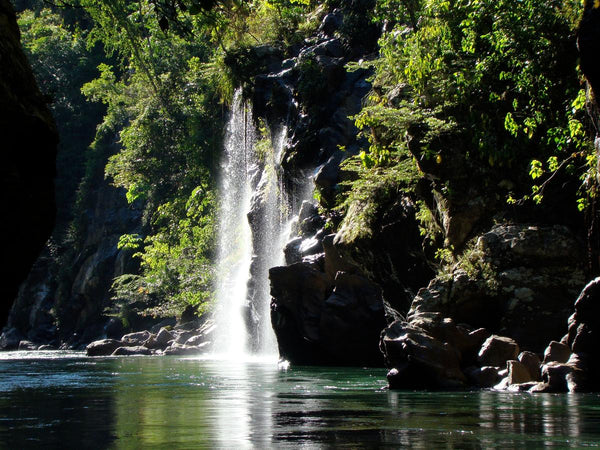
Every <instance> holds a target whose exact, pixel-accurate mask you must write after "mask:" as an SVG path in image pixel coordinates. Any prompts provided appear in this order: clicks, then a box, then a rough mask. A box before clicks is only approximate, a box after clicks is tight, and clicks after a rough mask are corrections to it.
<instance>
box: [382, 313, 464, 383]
mask: <svg viewBox="0 0 600 450" xmlns="http://www.w3.org/2000/svg"><path fill="white" fill-rule="evenodd" d="M380 348H381V350H382V352H383V354H384V355H385V359H386V364H387V365H388V367H391V368H393V369H396V370H395V371H394V372H393V373H392V374H391V375H390V376H388V381H389V383H390V388H392V389H396V388H398V389H421V388H427V389H440V388H455V387H460V386H464V385H465V383H466V381H467V380H466V378H465V376H464V374H463V373H462V371H461V370H460V363H459V357H460V355H459V354H458V352H457V351H456V350H455V349H453V348H452V347H451V346H449V345H448V344H444V343H442V342H440V341H439V340H437V339H435V338H433V337H432V336H430V335H429V334H427V333H426V332H425V331H424V330H422V329H420V328H418V327H416V326H412V325H410V324H409V323H406V322H401V321H397V322H394V323H393V324H391V325H390V326H389V327H387V328H386V329H385V330H384V331H383V332H382V335H381V342H380Z"/></svg>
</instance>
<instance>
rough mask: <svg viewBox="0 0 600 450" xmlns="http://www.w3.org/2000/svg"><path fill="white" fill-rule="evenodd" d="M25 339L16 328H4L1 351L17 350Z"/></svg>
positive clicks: (0, 342) (0, 337)
mask: <svg viewBox="0 0 600 450" xmlns="http://www.w3.org/2000/svg"><path fill="white" fill-rule="evenodd" d="M23 337H24V336H23V335H22V334H21V333H20V332H19V330H17V329H16V328H4V330H3V331H2V335H0V350H15V349H17V348H18V347H19V342H21V341H22V340H23Z"/></svg>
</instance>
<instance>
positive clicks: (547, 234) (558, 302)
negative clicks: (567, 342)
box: [408, 225, 585, 353]
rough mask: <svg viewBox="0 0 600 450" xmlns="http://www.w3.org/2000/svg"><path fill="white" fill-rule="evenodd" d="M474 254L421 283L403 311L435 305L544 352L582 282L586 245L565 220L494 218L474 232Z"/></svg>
mask: <svg viewBox="0 0 600 450" xmlns="http://www.w3.org/2000/svg"><path fill="white" fill-rule="evenodd" d="M471 255H472V256H471V258H472V259H471V260H470V261H467V262H466V263H464V262H463V263H462V265H461V263H460V262H459V264H458V267H456V268H455V270H454V272H453V273H452V274H451V276H450V278H444V277H439V278H436V279H434V280H432V281H431V283H430V284H429V286H428V287H427V288H424V289H421V290H419V292H418V294H417V296H416V297H415V299H414V301H413V303H412V305H411V308H410V311H409V313H408V316H409V317H410V316H411V315H413V314H415V313H419V312H425V311H435V312H440V313H442V314H443V315H444V316H448V317H452V318H453V319H454V320H456V321H457V322H459V323H468V324H469V325H471V326H475V327H486V328H488V329H490V330H491V331H493V332H496V333H500V334H502V335H505V336H510V337H511V338H513V339H515V340H516V341H517V342H518V343H519V345H520V346H521V347H522V348H524V349H525V350H531V351H534V352H538V353H540V352H542V351H543V349H544V348H545V347H546V344H547V343H548V341H550V340H558V339H560V330H561V329H562V328H563V326H564V325H563V324H564V323H565V322H566V320H567V318H568V317H569V315H570V314H571V309H572V301H573V300H572V299H574V298H576V297H577V294H578V292H579V291H580V290H581V288H582V287H583V285H584V284H585V272H584V267H583V261H585V257H584V252H583V246H582V244H581V243H580V242H579V241H578V240H577V238H576V237H575V235H574V234H573V233H572V232H571V231H570V230H569V229H568V228H566V227H564V226H552V227H541V226H529V225H499V226H496V227H494V228H492V229H491V230H490V231H488V232H487V233H484V234H483V235H482V236H481V237H479V238H478V240H477V242H476V245H475V247H474V248H473V250H472V251H471Z"/></svg>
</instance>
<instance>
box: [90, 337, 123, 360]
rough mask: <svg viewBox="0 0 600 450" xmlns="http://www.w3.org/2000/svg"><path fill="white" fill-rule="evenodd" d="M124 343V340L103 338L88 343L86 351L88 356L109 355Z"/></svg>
mask: <svg viewBox="0 0 600 450" xmlns="http://www.w3.org/2000/svg"><path fill="white" fill-rule="evenodd" d="M124 345H125V344H124V343H123V342H122V341H118V340H116V339H101V340H99V341H94V342H92V343H90V344H88V346H87V347H86V348H85V351H86V353H87V355H88V356H107V355H112V353H113V352H114V351H115V350H116V349H118V348H119V347H123V346H124Z"/></svg>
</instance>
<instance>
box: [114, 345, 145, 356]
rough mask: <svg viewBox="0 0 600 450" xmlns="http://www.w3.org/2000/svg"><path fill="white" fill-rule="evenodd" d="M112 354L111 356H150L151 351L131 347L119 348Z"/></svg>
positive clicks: (141, 347)
mask: <svg viewBox="0 0 600 450" xmlns="http://www.w3.org/2000/svg"><path fill="white" fill-rule="evenodd" d="M112 354H113V356H133V355H151V354H152V351H151V350H150V349H149V348H148V347H144V346H143V345H134V346H132V347H119V348H117V349H116V350H115V351H114V352H113V353H112Z"/></svg>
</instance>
